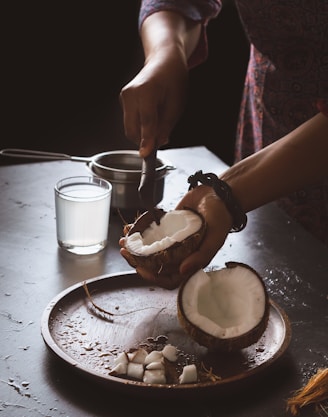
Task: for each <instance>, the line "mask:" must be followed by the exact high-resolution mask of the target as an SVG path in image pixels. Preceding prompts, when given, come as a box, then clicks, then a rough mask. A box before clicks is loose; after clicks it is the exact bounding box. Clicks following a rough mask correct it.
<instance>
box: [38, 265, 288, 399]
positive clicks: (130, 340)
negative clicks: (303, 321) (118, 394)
mask: <svg viewBox="0 0 328 417" xmlns="http://www.w3.org/2000/svg"><path fill="white" fill-rule="evenodd" d="M85 283H86V285H87V288H88V290H89V292H90V294H91V300H92V301H93V302H94V303H95V304H96V305H97V306H99V307H101V308H102V309H103V310H105V312H103V311H101V310H99V309H97V308H95V307H94V306H93V304H92V302H91V301H90V298H89V297H88V296H87V293H86V291H85V287H84V285H83V284H84V283H83V282H81V283H78V284H76V285H73V286H71V287H69V288H68V289H66V290H65V291H63V292H61V293H60V294H59V295H57V296H56V297H55V298H54V299H53V300H52V301H51V302H50V303H49V304H48V306H47V307H46V309H45V310H44V313H43V315H42V319H41V333H42V336H43V339H44V341H45V343H46V345H47V346H48V348H49V349H50V350H51V351H52V352H53V353H54V354H55V355H56V356H57V357H58V358H59V359H61V360H62V361H64V362H66V364H67V365H69V366H70V367H71V368H72V369H74V370H75V371H78V372H80V373H82V374H83V375H84V376H85V377H87V378H91V379H92V380H94V381H97V382H99V383H102V384H105V386H108V387H109V388H110V389H119V390H124V391H126V392H130V393H131V394H137V395H143V394H145V395H152V396H156V395H159V396H161V397H163V396H168V397H182V396H183V395H185V394H186V395H187V396H190V395H194V394H195V395H199V394H201V395H203V394H208V393H209V394H212V393H213V392H215V393H216V394H217V393H219V392H220V391H221V392H224V388H226V387H229V389H230V387H231V385H232V384H234V383H236V382H240V381H243V380H245V379H248V378H249V377H251V376H253V375H255V374H258V373H259V372H261V371H262V370H264V369H266V368H267V367H268V366H269V365H271V364H272V363H273V362H275V361H276V360H277V359H278V358H279V357H281V355H282V354H283V353H284V352H285V350H286V349H287V347H288V345H289V342H290V339H291V329H290V323H289V320H288V317H287V315H286V313H285V312H284V311H283V310H282V309H281V308H280V307H279V306H278V305H277V304H276V303H274V302H273V301H272V300H270V304H271V310H270V318H269V323H268V326H267V329H266V331H265V333H264V334H263V336H262V337H261V339H260V340H259V341H258V342H257V343H256V344H254V345H252V346H249V347H248V348H245V349H242V350H240V351H238V352H234V353H222V352H209V351H208V350H207V349H206V348H204V347H202V346H200V345H198V344H197V343H196V342H194V341H193V340H192V339H191V338H190V337H189V336H188V335H187V334H186V333H185V331H184V330H183V329H182V327H181V326H180V324H179V322H178V319H177V307H176V303H177V290H173V291H172V290H165V289H162V288H159V287H152V286H149V284H147V283H146V282H145V281H143V280H142V279H141V278H140V277H139V276H138V275H137V274H136V273H135V272H130V271H129V272H126V273H120V274H112V275H109V276H108V275H106V276H99V277H96V278H92V279H89V280H87V281H85ZM109 313H110V314H109ZM165 343H170V344H172V345H174V346H176V347H177V348H178V349H179V351H180V352H181V353H182V356H181V358H183V360H184V361H185V363H188V361H189V362H190V361H194V360H196V361H197V362H198V363H203V364H204V366H205V368H206V369H207V370H212V372H213V373H214V374H215V375H216V376H218V377H219V379H214V380H211V379H208V380H205V381H204V380H202V381H201V382H198V383H192V384H179V383H168V384H165V385H156V384H153V385H150V384H145V383H143V382H139V381H135V380H130V379H125V378H121V377H115V376H112V375H109V372H110V368H111V367H112V366H113V360H114V358H115V356H116V355H117V354H119V353H121V352H123V351H126V352H127V351H129V350H131V349H133V348H137V347H139V346H144V347H146V348H149V349H154V348H156V349H161V348H162V347H163V345H164V344H165Z"/></svg>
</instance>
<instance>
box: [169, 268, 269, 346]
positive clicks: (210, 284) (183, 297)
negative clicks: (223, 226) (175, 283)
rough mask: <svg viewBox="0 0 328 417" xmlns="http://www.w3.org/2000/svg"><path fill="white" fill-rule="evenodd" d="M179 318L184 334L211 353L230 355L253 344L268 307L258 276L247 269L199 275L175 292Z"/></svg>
mask: <svg viewBox="0 0 328 417" xmlns="http://www.w3.org/2000/svg"><path fill="white" fill-rule="evenodd" d="M177 305H178V318H179V321H180V323H181V325H182V327H183V328H184V329H185V330H186V332H187V333H188V334H189V335H190V336H191V337H192V338H193V339H194V340H196V341H197V342H198V343H199V344H200V345H202V346H206V347H207V348H209V349H210V350H215V349H218V350H222V351H233V350H239V349H243V348H245V347H247V346H250V345H252V344H253V343H256V342H257V341H258V340H259V339H260V337H261V336H262V334H263V333H264V331H265V329H266V327H267V324H268V319H269V312H270V303H269V297H268V294H267V291H266V287H265V285H264V282H263V280H262V278H261V277H260V275H259V274H258V273H257V272H256V271H255V270H254V269H252V268H251V267H250V266H248V265H245V264H242V263H238V262H228V263H227V264H226V268H222V269H218V270H212V271H209V272H205V271H203V270H200V271H198V272H197V273H196V274H194V275H193V276H192V277H190V278H189V279H188V280H186V281H185V282H183V283H182V285H181V287H180V288H179V292H178V300H177Z"/></svg>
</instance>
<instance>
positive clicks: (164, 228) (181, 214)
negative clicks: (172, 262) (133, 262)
mask: <svg viewBox="0 0 328 417" xmlns="http://www.w3.org/2000/svg"><path fill="white" fill-rule="evenodd" d="M201 226H202V219H201V218H200V216H199V215H197V214H196V213H194V212H193V211H191V210H172V211H169V212H167V213H166V214H165V215H164V216H163V217H162V218H161V221H160V224H159V225H158V224H156V222H155V221H154V222H152V223H151V224H150V226H149V227H148V228H147V229H145V231H144V232H143V233H140V232H135V233H132V234H131V235H127V236H126V237H125V248H126V249H127V250H129V251H130V252H132V253H136V254H138V255H142V256H148V255H150V254H153V253H156V252H160V251H163V250H165V249H167V248H169V247H170V246H172V245H174V244H175V243H177V242H182V241H183V240H184V239H186V238H187V237H188V236H190V235H192V234H193V233H196V232H197V231H198V230H200V228H201Z"/></svg>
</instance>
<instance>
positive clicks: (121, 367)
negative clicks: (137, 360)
mask: <svg viewBox="0 0 328 417" xmlns="http://www.w3.org/2000/svg"><path fill="white" fill-rule="evenodd" d="M127 369H128V364H127V363H122V362H120V363H118V364H117V365H116V366H115V367H114V368H113V369H112V370H111V371H110V373H109V374H110V375H126V373H127Z"/></svg>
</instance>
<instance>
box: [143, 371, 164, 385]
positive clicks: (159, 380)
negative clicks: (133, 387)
mask: <svg viewBox="0 0 328 417" xmlns="http://www.w3.org/2000/svg"><path fill="white" fill-rule="evenodd" d="M143 382H145V383H146V384H166V377H165V372H164V371H163V370H161V369H154V370H146V371H145V373H144V376H143Z"/></svg>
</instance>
